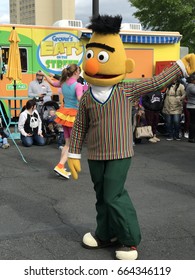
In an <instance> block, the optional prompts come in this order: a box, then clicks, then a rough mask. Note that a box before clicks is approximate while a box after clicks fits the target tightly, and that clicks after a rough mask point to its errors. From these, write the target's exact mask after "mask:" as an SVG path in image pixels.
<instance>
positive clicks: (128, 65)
mask: <svg viewBox="0 0 195 280" xmlns="http://www.w3.org/2000/svg"><path fill="white" fill-rule="evenodd" d="M134 69H135V62H134V60H133V59H131V58H128V59H127V60H126V73H132V72H133V71H134Z"/></svg>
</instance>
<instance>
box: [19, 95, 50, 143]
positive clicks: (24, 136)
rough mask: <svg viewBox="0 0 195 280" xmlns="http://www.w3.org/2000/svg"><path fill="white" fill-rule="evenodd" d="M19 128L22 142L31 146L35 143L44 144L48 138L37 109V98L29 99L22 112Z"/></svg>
mask: <svg viewBox="0 0 195 280" xmlns="http://www.w3.org/2000/svg"><path fill="white" fill-rule="evenodd" d="M18 130H19V131H20V133H21V140H22V144H23V145H24V146H25V147H30V146H32V145H33V144H35V145H38V146H43V145H45V143H46V139H45V138H44V137H43V134H42V121H41V118H40V116H39V113H38V111H37V110H36V100H35V99H32V100H28V101H27V103H26V106H25V110H24V111H23V112H21V113H20V116H19V121H18Z"/></svg>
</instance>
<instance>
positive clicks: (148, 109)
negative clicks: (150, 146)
mask: <svg viewBox="0 0 195 280" xmlns="http://www.w3.org/2000/svg"><path fill="white" fill-rule="evenodd" d="M142 105H143V107H144V109H145V117H146V122H147V125H151V127H152V132H153V137H152V138H150V139H149V141H150V142H151V143H157V142H159V141H160V139H159V138H157V137H156V132H157V126H158V122H159V112H160V111H161V109H162V106H163V94H162V93H161V92H160V91H155V92H150V93H148V94H146V95H143V96H142Z"/></svg>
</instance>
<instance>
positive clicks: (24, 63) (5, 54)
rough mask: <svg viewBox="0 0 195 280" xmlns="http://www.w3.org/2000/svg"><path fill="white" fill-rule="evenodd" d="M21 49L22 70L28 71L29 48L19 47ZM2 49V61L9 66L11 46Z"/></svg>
mask: <svg viewBox="0 0 195 280" xmlns="http://www.w3.org/2000/svg"><path fill="white" fill-rule="evenodd" d="M19 50H20V60H21V68H22V72H23V73H25V72H27V70H28V69H27V49H25V48H19ZM1 51H2V63H3V64H4V65H5V68H7V64H8V57H9V48H5V47H1Z"/></svg>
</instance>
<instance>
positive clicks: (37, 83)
mask: <svg viewBox="0 0 195 280" xmlns="http://www.w3.org/2000/svg"><path fill="white" fill-rule="evenodd" d="M28 96H29V97H30V98H37V99H39V100H40V101H43V102H46V101H50V100H51V96H52V91H51V88H50V85H49V84H48V82H46V81H44V75H43V72H42V71H38V72H37V73H36V79H35V80H34V81H32V82H30V84H29V87H28Z"/></svg>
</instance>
